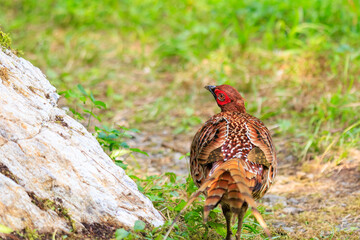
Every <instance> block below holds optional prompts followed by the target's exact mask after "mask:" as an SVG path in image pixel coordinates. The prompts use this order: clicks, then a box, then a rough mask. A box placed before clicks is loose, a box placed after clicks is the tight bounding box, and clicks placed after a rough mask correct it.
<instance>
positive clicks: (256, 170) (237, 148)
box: [164, 85, 276, 240]
mask: <svg viewBox="0 0 360 240" xmlns="http://www.w3.org/2000/svg"><path fill="white" fill-rule="evenodd" d="M205 88H206V89H208V90H209V91H210V92H211V93H212V94H213V96H214V97H215V100H216V102H217V104H218V106H219V107H220V109H221V112H220V113H218V114H216V115H214V116H213V117H212V118H210V119H209V120H208V121H207V122H205V124H204V125H203V126H202V127H201V128H200V129H199V130H198V132H197V133H196V134H195V137H194V139H193V142H192V144H191V152H190V171H191V176H192V178H193V180H194V182H195V184H196V185H197V186H198V187H199V189H198V191H196V192H195V193H194V194H193V196H192V197H191V198H190V200H189V202H188V203H187V205H186V206H185V207H184V209H185V208H187V206H189V205H190V204H191V203H192V202H193V201H194V200H195V198H196V197H198V196H199V195H200V194H201V193H202V192H204V193H205V195H206V200H205V207H204V220H205V221H207V218H208V215H209V212H210V211H211V210H212V209H214V208H215V207H216V206H217V205H218V204H219V203H220V204H221V207H222V211H223V214H224V216H225V219H226V228H227V234H226V240H230V239H231V234H232V233H231V228H230V227H231V226H230V222H231V217H232V214H236V215H237V216H238V230H237V233H236V239H237V240H240V235H241V228H242V222H243V218H244V215H245V213H246V210H247V208H248V206H250V207H251V208H252V211H253V214H254V216H255V217H256V219H257V220H258V222H259V223H260V225H261V226H262V227H263V228H264V231H265V232H266V234H267V235H268V236H269V237H270V238H271V236H270V232H269V230H268V229H267V226H266V223H265V221H264V220H263V218H262V216H261V215H260V213H259V211H258V210H257V208H256V203H255V200H257V199H259V198H261V197H262V196H264V194H265V193H266V191H267V190H268V189H269V188H270V185H271V184H272V183H273V180H274V177H275V174H276V153H275V148H274V146H273V143H272V139H271V135H270V132H269V130H268V129H267V128H266V127H265V125H264V124H263V123H262V122H261V121H260V120H259V119H257V118H256V117H253V116H251V115H250V114H248V113H246V110H245V105H244V98H243V97H242V96H241V95H240V93H239V92H238V91H236V90H235V89H234V88H233V87H231V86H229V85H220V86H206V87H205ZM184 209H183V210H184ZM182 212H183V211H181V212H180V213H179V215H180V214H181V213H182ZM179 215H178V216H179ZM176 219H177V218H175V220H174V222H175V221H176ZM171 228H172V227H171ZM171 228H170V229H169V231H168V233H169V232H170V231H171ZM167 236H168V234H167V235H166V237H167ZM166 237H165V238H166ZM165 238H164V239H165Z"/></svg>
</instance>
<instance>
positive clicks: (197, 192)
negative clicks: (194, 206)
mask: <svg viewBox="0 0 360 240" xmlns="http://www.w3.org/2000/svg"><path fill="white" fill-rule="evenodd" d="M200 190H201V188H200V189H199V190H197V191H196V192H195V193H194V194H193V195H192V196H191V198H190V200H189V202H188V203H187V204H186V205H185V207H184V208H183V209H181V211H180V212H179V213H178V215H176V217H175V218H174V220H173V222H172V223H171V225H170V228H169V230H168V231H167V232H166V235H165V237H164V238H163V240H166V238H167V237H168V236H169V234H170V233H171V230H172V229H173V227H174V224H175V222H176V221H177V220H178V218H179V216H180V215H181V214H182V213H183V212H184V211H185V210H186V209H187V208H188V207H189V206H190V204H191V203H192V202H193V201H194V200H195V199H196V198H197V197H198V196H199V195H200V194H201V193H202V192H203V191H204V190H202V191H200Z"/></svg>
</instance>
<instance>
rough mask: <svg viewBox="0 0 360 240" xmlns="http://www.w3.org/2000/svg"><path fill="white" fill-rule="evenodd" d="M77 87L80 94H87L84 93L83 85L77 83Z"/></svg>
mask: <svg viewBox="0 0 360 240" xmlns="http://www.w3.org/2000/svg"><path fill="white" fill-rule="evenodd" d="M77 88H78V89H79V90H80V92H81V93H82V94H84V95H85V96H87V93H86V91H85V89H84V87H83V86H82V85H81V84H78V85H77Z"/></svg>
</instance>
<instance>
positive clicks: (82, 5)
mask: <svg viewBox="0 0 360 240" xmlns="http://www.w3.org/2000/svg"><path fill="white" fill-rule="evenodd" d="M0 13H1V14H0V27H1V28H2V30H3V31H4V32H7V33H10V36H11V38H12V41H13V48H17V49H21V50H22V51H23V52H24V55H23V56H24V58H26V59H27V60H29V61H31V62H32V63H33V64H34V65H35V66H37V67H39V68H40V69H41V70H42V71H43V72H44V73H45V74H46V75H47V77H48V79H49V80H50V82H51V83H52V84H53V85H54V86H55V87H56V88H57V89H58V91H59V92H66V91H69V90H73V91H77V87H76V86H77V85H78V84H81V85H82V86H84V88H85V89H86V91H92V92H93V94H94V97H95V98H96V99H98V100H100V101H103V102H105V103H106V104H107V107H108V109H106V110H104V109H100V110H94V111H96V115H98V116H101V118H99V119H98V120H97V121H94V122H93V123H92V124H94V125H107V126H116V125H120V126H126V127H135V128H137V129H140V130H141V131H142V132H143V133H145V134H148V135H156V134H157V133H159V132H163V131H164V129H166V131H167V135H168V137H169V138H171V139H174V138H175V137H179V138H180V139H182V140H183V141H185V142H186V144H189V143H190V141H191V137H192V136H193V134H194V132H195V131H196V130H197V129H198V127H199V126H200V124H201V123H202V122H204V121H205V120H206V119H207V118H208V117H209V116H211V115H212V114H214V113H215V112H217V111H218V109H217V106H216V104H215V102H214V101H213V98H212V96H211V95H210V94H209V93H208V92H207V91H206V90H205V89H203V87H204V86H205V85H208V84H231V85H232V86H234V87H235V88H236V89H238V90H239V91H240V92H241V93H242V94H243V95H244V96H245V98H246V100H247V110H248V112H249V113H251V114H253V115H255V116H257V117H259V118H260V119H261V120H263V121H264V122H265V123H266V125H267V126H269V128H270V129H271V131H272V132H273V135H274V138H275V142H276V147H277V151H278V153H279V159H280V160H279V162H281V161H283V160H284V159H286V157H287V156H292V159H295V162H296V163H297V164H300V163H302V162H304V161H308V160H316V161H317V162H322V163H324V162H333V163H335V165H336V164H341V162H342V161H344V160H346V159H348V158H349V154H350V153H351V152H353V151H354V149H355V150H359V146H360V143H359V142H360V140H359V139H360V127H359V126H360V118H359V116H360V114H359V112H360V79H359V78H360V77H359V76H360V74H359V73H360V48H359V47H360V41H359V39H360V22H359V16H360V2H359V1H356V0H297V1H293V0H258V1H255V0H243V1H238V0H236V1H234V0H228V1H219V0H209V1H206V0H196V1H195V0H188V1H174V0H169V1H157V0H141V1H140V0H133V1H129V0H122V1H115V0H104V1H89V0H87V1H85V0H78V1H75V0H62V1H56V0H42V1H38V0H23V1H21V0H1V4H0ZM64 96H65V97H64V98H63V99H62V101H61V105H63V106H65V105H67V106H70V107H72V108H77V109H79V105H81V104H82V103H81V102H82V101H81V99H79V98H76V97H73V96H71V94H70V95H66V94H64ZM84 121H85V122H86V120H84ZM170 141H171V140H170ZM280 164H282V163H280Z"/></svg>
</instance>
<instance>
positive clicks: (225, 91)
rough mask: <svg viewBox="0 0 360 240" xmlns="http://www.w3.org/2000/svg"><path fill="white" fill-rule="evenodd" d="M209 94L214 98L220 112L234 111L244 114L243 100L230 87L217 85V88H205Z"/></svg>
mask: <svg viewBox="0 0 360 240" xmlns="http://www.w3.org/2000/svg"><path fill="white" fill-rule="evenodd" d="M205 88H206V89H207V90H209V92H211V94H212V95H213V96H214V98H215V100H216V102H217V104H218V106H219V107H220V109H221V111H222V112H225V111H236V112H246V110H245V104H244V102H245V99H244V98H243V97H242V96H241V94H240V93H239V92H238V91H237V90H236V89H235V88H233V87H232V86H229V85H219V86H211V85H209V86H205Z"/></svg>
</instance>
